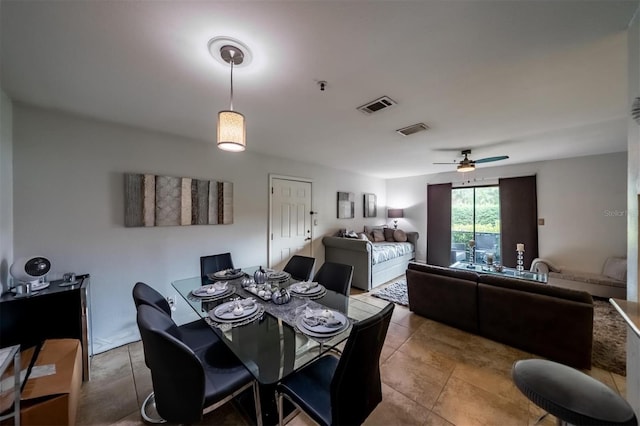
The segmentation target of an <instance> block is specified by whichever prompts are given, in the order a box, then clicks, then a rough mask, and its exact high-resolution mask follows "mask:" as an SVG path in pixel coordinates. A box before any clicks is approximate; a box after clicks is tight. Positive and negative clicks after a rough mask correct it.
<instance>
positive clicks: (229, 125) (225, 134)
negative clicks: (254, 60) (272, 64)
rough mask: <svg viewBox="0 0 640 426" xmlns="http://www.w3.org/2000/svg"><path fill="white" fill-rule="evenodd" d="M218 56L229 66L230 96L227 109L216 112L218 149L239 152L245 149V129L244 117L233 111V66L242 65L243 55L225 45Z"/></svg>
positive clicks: (236, 49)
mask: <svg viewBox="0 0 640 426" xmlns="http://www.w3.org/2000/svg"><path fill="white" fill-rule="evenodd" d="M220 56H221V57H222V59H223V60H224V61H225V62H227V63H228V64H229V65H230V66H231V96H230V102H229V109H228V110H222V111H220V112H218V148H220V149H222V150H224V151H233V152H240V151H244V150H245V149H246V148H247V129H246V124H245V120H244V115H242V114H240V113H239V112H237V111H234V110H233V66H234V65H239V64H241V63H242V61H243V59H244V53H243V52H242V50H240V49H239V48H238V47H236V46H230V45H225V46H223V47H222V48H221V49H220Z"/></svg>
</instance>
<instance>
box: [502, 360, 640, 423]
mask: <svg viewBox="0 0 640 426" xmlns="http://www.w3.org/2000/svg"><path fill="white" fill-rule="evenodd" d="M511 377H512V378H513V381H514V383H515V384H516V386H517V387H518V389H520V391H521V392H522V393H523V394H524V395H525V396H526V397H527V398H529V400H531V402H533V403H534V404H536V405H537V406H538V407H540V408H542V409H543V410H545V411H547V412H548V413H549V414H552V415H554V416H555V417H556V418H557V420H558V424H559V425H564V424H567V423H570V424H573V425H596V424H598V425H599V424H607V425H637V424H638V420H637V418H636V415H635V413H634V412H633V409H632V408H631V406H630V405H629V403H628V402H627V401H626V400H625V399H624V398H622V397H621V396H620V395H618V394H617V393H616V392H614V391H613V390H612V389H610V388H609V387H608V386H606V385H604V384H603V383H601V382H599V381H597V380H596V379H594V378H593V377H590V376H587V375H586V374H584V373H582V372H581V371H578V370H576V369H574V368H571V367H567V366H566V365H562V364H558V363H557V362H553V361H547V360H544V359H526V360H520V361H516V362H515V363H514V364H513V368H512V370H511Z"/></svg>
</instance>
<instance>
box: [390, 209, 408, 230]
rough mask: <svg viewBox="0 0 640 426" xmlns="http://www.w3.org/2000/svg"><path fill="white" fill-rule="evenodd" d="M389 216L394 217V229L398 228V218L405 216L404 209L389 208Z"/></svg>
mask: <svg viewBox="0 0 640 426" xmlns="http://www.w3.org/2000/svg"><path fill="white" fill-rule="evenodd" d="M387 217H388V218H389V219H393V229H398V219H399V218H401V217H404V209H387Z"/></svg>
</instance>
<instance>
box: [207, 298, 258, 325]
mask: <svg viewBox="0 0 640 426" xmlns="http://www.w3.org/2000/svg"><path fill="white" fill-rule="evenodd" d="M237 303H238V301H237V300H233V301H231V302H226V303H223V304H222V305H220V306H218V307H217V308H215V309H213V310H212V311H211V312H209V314H210V315H211V314H212V318H211V319H213V320H214V321H225V322H235V321H240V320H243V319H245V318H247V317H249V316H251V315H253V314H255V313H256V311H257V310H258V304H257V303H256V302H255V301H254V302H253V305H251V306H250V307H248V308H244V309H243V311H242V313H241V314H240V315H236V314H235V313H234V312H233V311H229V308H230V307H232V306H234V305H235V304H237Z"/></svg>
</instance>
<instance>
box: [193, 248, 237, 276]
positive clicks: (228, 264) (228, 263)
mask: <svg viewBox="0 0 640 426" xmlns="http://www.w3.org/2000/svg"><path fill="white" fill-rule="evenodd" d="M225 269H233V260H232V259H231V253H220V254H212V255H211V256H201V257H200V276H201V277H206V276H207V274H213V273H214V272H218V271H224V270H225Z"/></svg>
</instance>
